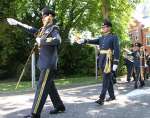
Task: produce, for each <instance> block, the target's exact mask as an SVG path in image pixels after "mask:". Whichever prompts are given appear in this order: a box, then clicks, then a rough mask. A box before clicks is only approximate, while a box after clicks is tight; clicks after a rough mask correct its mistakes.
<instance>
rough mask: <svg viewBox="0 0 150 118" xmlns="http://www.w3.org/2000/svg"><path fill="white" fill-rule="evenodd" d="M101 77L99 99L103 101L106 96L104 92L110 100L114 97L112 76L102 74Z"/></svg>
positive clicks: (110, 74)
mask: <svg viewBox="0 0 150 118" xmlns="http://www.w3.org/2000/svg"><path fill="white" fill-rule="evenodd" d="M102 76H103V83H102V90H101V94H100V99H102V100H104V99H105V96H106V92H107V91H108V93H109V96H110V97H111V98H113V97H115V95H114V88H113V80H112V78H113V75H112V73H108V74H106V73H104V72H103V73H102Z"/></svg>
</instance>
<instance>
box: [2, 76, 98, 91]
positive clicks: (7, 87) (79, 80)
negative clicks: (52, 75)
mask: <svg viewBox="0 0 150 118" xmlns="http://www.w3.org/2000/svg"><path fill="white" fill-rule="evenodd" d="M100 81H101V78H100V77H99V79H98V80H96V79H95V77H66V78H65V77H63V78H62V79H59V80H55V83H56V86H57V87H58V88H59V89H61V88H69V87H75V86H84V85H90V84H96V83H100ZM16 83H17V82H12V81H9V80H7V81H0V93H8V92H18V91H32V90H33V89H32V87H31V86H32V85H31V81H28V82H25V81H21V82H20V85H19V87H18V89H17V90H16V89H15V87H16Z"/></svg>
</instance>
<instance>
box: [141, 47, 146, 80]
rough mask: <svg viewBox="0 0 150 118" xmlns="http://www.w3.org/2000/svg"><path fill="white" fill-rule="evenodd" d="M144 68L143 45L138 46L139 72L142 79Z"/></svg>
mask: <svg viewBox="0 0 150 118" xmlns="http://www.w3.org/2000/svg"><path fill="white" fill-rule="evenodd" d="M144 70H145V50H144V47H141V48H140V74H141V79H142V80H144Z"/></svg>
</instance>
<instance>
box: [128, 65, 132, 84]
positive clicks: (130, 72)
mask: <svg viewBox="0 0 150 118" xmlns="http://www.w3.org/2000/svg"><path fill="white" fill-rule="evenodd" d="M132 73H133V63H128V64H127V81H130V80H131V75H132Z"/></svg>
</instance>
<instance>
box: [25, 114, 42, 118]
mask: <svg viewBox="0 0 150 118" xmlns="http://www.w3.org/2000/svg"><path fill="white" fill-rule="evenodd" d="M23 118H40V115H38V114H30V115H26V116H24V117H23Z"/></svg>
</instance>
